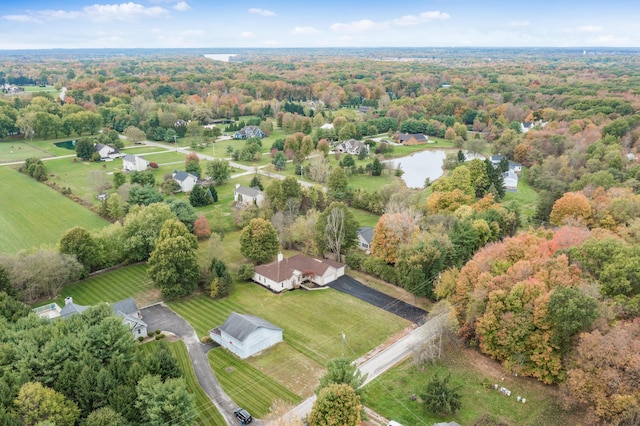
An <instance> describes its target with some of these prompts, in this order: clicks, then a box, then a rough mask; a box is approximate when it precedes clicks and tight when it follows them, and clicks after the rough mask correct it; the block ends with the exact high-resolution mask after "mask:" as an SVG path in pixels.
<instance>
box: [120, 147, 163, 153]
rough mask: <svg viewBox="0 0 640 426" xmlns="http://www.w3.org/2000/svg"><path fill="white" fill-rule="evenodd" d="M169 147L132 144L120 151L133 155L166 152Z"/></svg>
mask: <svg viewBox="0 0 640 426" xmlns="http://www.w3.org/2000/svg"><path fill="white" fill-rule="evenodd" d="M166 151H168V149H164V148H160V147H158V146H145V145H131V146H127V147H125V148H123V149H121V150H120V152H122V153H125V154H131V155H144V154H149V153H156V152H157V153H160V152H166Z"/></svg>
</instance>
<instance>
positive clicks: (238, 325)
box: [219, 312, 282, 342]
mask: <svg viewBox="0 0 640 426" xmlns="http://www.w3.org/2000/svg"><path fill="white" fill-rule="evenodd" d="M261 327H262V328H268V329H269V330H280V331H282V329H281V328H280V327H278V326H277V325H273V324H271V323H270V322H269V321H267V320H266V319H264V318H260V317H256V316H254V315H248V314H239V313H237V312H231V315H229V318H227V320H226V321H225V322H224V324H222V325H221V326H220V327H219V328H220V330H222V331H224V332H225V333H227V334H228V335H230V336H233V337H235V338H236V339H238V340H239V341H241V342H243V341H244V340H245V339H246V338H247V337H248V336H249V335H250V334H251V333H253V332H254V331H255V330H257V329H258V328H261Z"/></svg>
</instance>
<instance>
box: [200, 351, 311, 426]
mask: <svg viewBox="0 0 640 426" xmlns="http://www.w3.org/2000/svg"><path fill="white" fill-rule="evenodd" d="M207 356H208V358H209V364H210V365H211V368H212V369H213V371H214V373H215V375H216V378H217V379H218V381H219V382H220V385H221V386H222V388H223V389H224V391H225V392H226V393H227V395H229V397H231V399H233V401H234V402H235V403H236V404H237V405H238V406H240V407H242V408H244V409H246V410H247V411H249V413H251V415H252V416H255V417H258V418H260V417H264V416H265V415H267V414H268V413H269V408H270V407H271V405H272V404H273V402H274V401H276V400H282V401H285V402H286V403H289V404H291V405H296V404H297V403H299V402H300V401H301V400H302V398H301V397H299V396H298V395H296V394H294V393H293V392H291V391H290V390H288V389H287V388H286V387H284V386H282V385H281V384H279V383H277V382H276V381H275V380H273V379H272V378H271V377H269V376H267V375H265V374H263V373H262V372H260V371H259V370H258V369H256V368H254V367H253V366H251V364H249V363H247V362H244V361H242V360H240V359H239V358H238V357H236V356H234V355H232V354H230V353H229V352H227V351H226V350H224V349H222V348H215V349H212V350H211V351H209V353H208V354H207ZM287 368H289V367H287Z"/></svg>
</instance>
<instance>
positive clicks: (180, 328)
mask: <svg viewBox="0 0 640 426" xmlns="http://www.w3.org/2000/svg"><path fill="white" fill-rule="evenodd" d="M141 311H142V317H143V319H144V322H146V323H147V325H148V326H149V330H166V331H170V332H171V333H173V334H175V335H176V336H179V337H180V338H181V339H182V340H183V341H184V343H185V345H186V346H187V350H188V351H189V357H190V358H191V364H192V365H193V369H194V371H195V373H196V377H197V379H198V382H199V383H200V386H201V387H202V389H203V390H204V391H205V393H206V394H207V395H208V396H209V398H210V399H211V401H212V402H213V404H214V405H215V406H216V408H217V409H218V411H219V412H220V413H221V414H222V416H223V417H224V418H225V420H226V421H227V424H230V425H231V424H237V423H238V420H237V419H236V418H235V416H234V415H233V410H235V409H236V408H237V405H236V404H235V403H234V402H233V401H232V400H231V398H229V396H228V395H227V394H226V393H225V392H224V391H223V390H222V387H221V386H220V383H219V382H218V380H217V379H216V376H215V375H214V374H213V371H212V370H211V366H210V365H209V360H208V359H207V354H206V353H207V351H208V350H209V349H210V348H211V347H210V346H208V345H204V344H202V343H200V340H199V339H198V336H197V334H196V332H195V330H194V329H193V328H192V327H191V325H189V323H188V322H187V321H185V320H184V319H182V317H180V316H179V315H178V314H176V313H175V312H173V311H172V310H171V309H169V308H168V307H167V306H166V305H164V304H163V303H159V304H155V305H151V306H148V307H146V308H142V309H141Z"/></svg>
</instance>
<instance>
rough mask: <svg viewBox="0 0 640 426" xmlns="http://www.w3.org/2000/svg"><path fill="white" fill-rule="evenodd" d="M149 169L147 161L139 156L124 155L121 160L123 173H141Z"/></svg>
mask: <svg viewBox="0 0 640 426" xmlns="http://www.w3.org/2000/svg"><path fill="white" fill-rule="evenodd" d="M147 167H149V161H147V160H145V159H144V157H143V156H141V155H131V154H126V155H125V156H124V157H123V158H122V170H124V171H125V172H142V171H144V170H147Z"/></svg>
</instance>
